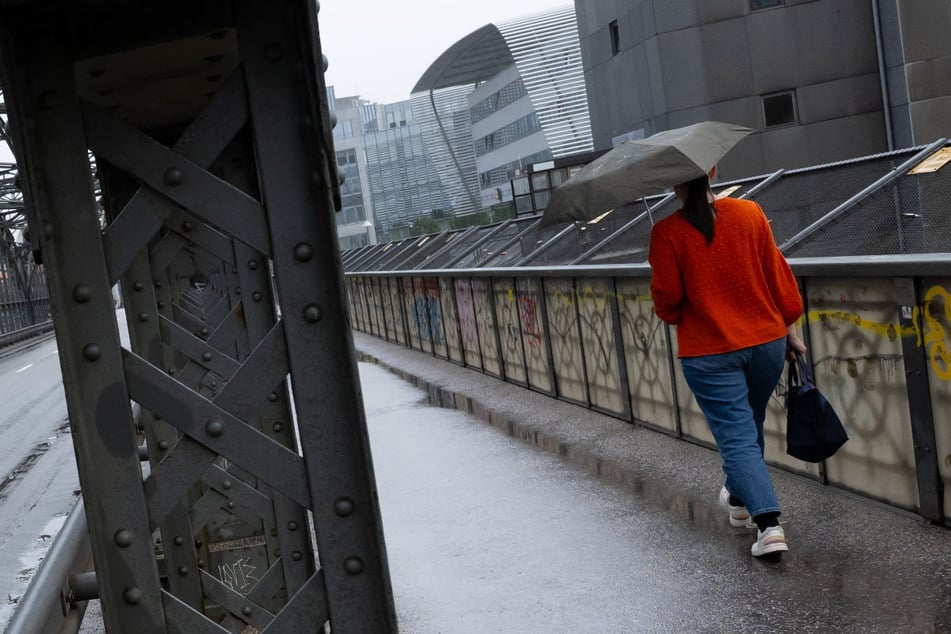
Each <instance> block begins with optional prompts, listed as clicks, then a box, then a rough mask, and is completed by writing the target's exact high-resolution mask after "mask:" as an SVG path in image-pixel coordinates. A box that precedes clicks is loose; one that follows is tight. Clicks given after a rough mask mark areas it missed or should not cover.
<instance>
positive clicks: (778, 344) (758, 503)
mask: <svg viewBox="0 0 951 634" xmlns="http://www.w3.org/2000/svg"><path fill="white" fill-rule="evenodd" d="M785 360H786V338H785V337H783V338H782V339H777V340H776V341H770V342H769V343H764V344H760V345H758V346H753V347H752V348H744V349H742V350H735V351H733V352H726V353H723V354H711V355H706V356H702V357H684V358H682V359H681V360H680V365H681V367H682V368H683V372H684V378H685V379H686V380H687V385H689V386H690V390H691V391H692V392H693V395H694V396H695V397H696V399H697V403H698V404H699V405H700V409H701V410H702V411H703V415H704V416H706V418H707V424H708V425H709V426H710V431H711V432H712V433H713V437H714V438H715V439H716V441H717V446H718V447H719V448H720V457H721V458H722V459H723V471H724V473H726V488H727V490H728V491H729V492H730V493H731V494H732V495H733V496H734V497H737V498H739V499H741V500H743V504H744V505H745V506H746V508H747V510H748V511H749V512H750V514H751V515H753V516H756V515H760V514H761V513H769V512H776V513H778V512H779V502H778V501H777V500H776V493H775V492H774V491H773V482H772V480H770V477H769V471H767V469H766V462H765V461H764V460H763V451H764V449H765V442H764V440H763V420H764V419H765V418H766V405H767V404H768V403H769V397H770V395H771V394H772V393H773V390H774V389H775V388H776V383H777V382H778V381H779V378H780V377H781V376H782V373H783V366H784V364H785Z"/></svg>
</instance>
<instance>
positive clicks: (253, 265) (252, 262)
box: [248, 260, 258, 271]
mask: <svg viewBox="0 0 951 634" xmlns="http://www.w3.org/2000/svg"><path fill="white" fill-rule="evenodd" d="M248 268H249V269H251V270H252V271H255V270H257V268H258V261H257V260H248Z"/></svg>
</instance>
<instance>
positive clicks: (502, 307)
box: [492, 277, 528, 385]
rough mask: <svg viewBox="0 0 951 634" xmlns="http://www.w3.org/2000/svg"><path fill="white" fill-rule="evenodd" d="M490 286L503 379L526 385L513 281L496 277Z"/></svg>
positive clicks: (526, 379)
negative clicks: (493, 292)
mask: <svg viewBox="0 0 951 634" xmlns="http://www.w3.org/2000/svg"><path fill="white" fill-rule="evenodd" d="M492 286H493V288H494V290H495V314H496V316H497V318H498V321H499V323H498V327H499V341H500V343H501V344H502V363H503V368H504V370H505V378H506V380H508V381H512V382H513V383H521V384H524V385H528V375H527V374H526V371H525V360H524V357H523V356H522V328H521V324H520V323H519V316H518V302H517V301H516V299H515V280H514V279H512V278H510V277H497V278H495V279H494V280H493V285H492Z"/></svg>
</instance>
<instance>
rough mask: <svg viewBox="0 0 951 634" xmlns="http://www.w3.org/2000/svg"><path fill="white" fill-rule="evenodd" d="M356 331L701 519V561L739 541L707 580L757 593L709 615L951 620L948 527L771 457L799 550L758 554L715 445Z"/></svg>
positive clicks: (390, 359)
mask: <svg viewBox="0 0 951 634" xmlns="http://www.w3.org/2000/svg"><path fill="white" fill-rule="evenodd" d="M354 342H355V346H356V349H357V356H358V358H359V359H360V360H362V361H369V362H373V363H376V364H378V365H380V366H381V367H384V368H386V369H388V370H390V371H392V372H394V373H395V374H397V375H399V376H400V377H402V378H403V379H405V380H407V381H409V382H410V383H412V384H414V385H416V386H418V387H420V388H422V389H424V390H426V391H427V392H428V393H429V395H430V399H431V401H432V403H433V404H434V405H437V406H442V407H450V408H455V409H460V410H464V411H466V412H469V413H471V414H472V415H473V416H475V417H477V418H479V419H481V420H483V421H485V422H487V423H489V424H490V425H492V426H493V427H495V428H496V429H498V430H499V431H500V432H502V433H504V434H507V435H509V436H512V437H514V438H517V439H520V440H522V441H525V442H527V443H530V444H532V445H534V446H536V447H538V448H540V449H543V450H545V451H549V452H552V453H555V454H557V455H559V456H561V457H562V458H563V459H564V460H566V461H568V462H569V463H571V464H573V465H576V466H577V467H579V468H581V469H584V470H585V471H587V472H588V473H589V474H592V475H594V476H596V477H598V478H600V479H602V480H604V481H607V482H610V483H614V484H616V485H618V486H621V487H623V488H624V489H626V490H628V491H630V492H632V493H633V494H634V495H636V496H638V497H639V498H641V499H643V501H645V502H646V503H647V506H648V508H650V509H652V512H656V514H657V515H659V516H661V517H663V518H666V519H667V520H669V522H672V523H677V524H678V525H688V526H692V527H693V531H692V532H691V535H692V542H691V543H689V544H685V545H684V549H683V554H684V556H685V558H696V559H697V560H698V561H697V567H698V571H699V570H702V569H706V568H709V567H708V566H706V565H705V564H704V563H702V562H700V561H699V560H700V559H704V558H705V554H704V553H707V552H710V553H714V552H716V553H717V554H718V556H722V550H723V548H727V549H731V550H732V551H734V552H732V553H731V555H732V556H731V557H730V558H729V561H730V562H732V563H731V564H730V565H729V566H728V567H726V568H724V569H723V571H722V573H718V575H717V576H718V577H719V579H718V580H715V582H714V583H712V584H709V585H708V586H707V587H710V588H711V589H712V590H711V591H712V592H716V588H717V587H718V584H720V583H722V584H728V587H730V588H731V589H732V590H733V592H732V594H733V595H734V596H736V592H735V590H736V587H737V585H741V586H747V585H748V587H749V601H748V602H745V603H744V604H742V605H738V604H736V601H735V600H734V601H727V602H726V603H725V604H724V605H723V610H724V612H725V613H726V614H721V615H719V617H718V618H716V619H713V620H712V622H713V623H720V624H723V623H727V622H729V613H730V612H731V611H734V612H735V613H736V614H737V617H738V619H737V621H738V623H743V624H745V625H747V626H748V625H750V624H751V623H757V622H758V623H761V624H762V626H763V627H762V629H758V628H756V627H754V628H753V630H751V631H764V632H766V631H777V630H776V629H775V627H776V624H777V622H782V620H783V619H782V615H783V614H784V613H785V614H790V613H796V618H792V619H790V621H793V622H796V623H798V624H799V626H800V627H799V629H797V630H796V631H804V630H803V629H802V627H801V626H802V623H804V622H808V620H809V617H810V615H811V616H813V617H814V618H815V624H816V627H815V629H814V630H813V629H812V628H809V629H808V631H856V632H858V631H861V632H951V530H948V529H945V528H942V527H936V526H931V525H929V524H927V523H926V522H924V521H923V520H921V519H919V518H918V517H917V516H913V515H911V514H909V513H905V512H902V511H900V510H896V509H893V508H891V507H887V506H884V505H881V504H878V503H876V502H873V501H870V500H866V499H864V498H860V497H858V496H855V495H851V494H849V493H847V492H843V491H841V490H838V489H834V488H831V487H826V486H823V485H821V484H819V483H817V482H814V481H811V480H808V479H806V478H803V477H800V476H798V475H795V474H792V473H789V472H786V471H782V470H779V469H772V474H773V478H774V483H775V485H776V489H777V493H778V495H779V498H780V501H781V504H782V506H783V516H782V518H781V520H782V522H783V525H784V527H785V528H786V533H787V538H788V541H789V544H790V549H791V552H790V553H787V554H786V556H785V557H783V559H782V561H781V562H778V563H777V562H770V561H760V560H755V559H753V558H752V557H750V556H749V545H750V544H751V543H752V541H753V534H752V533H751V532H750V533H743V532H741V533H733V531H732V529H730V527H729V524H728V522H727V518H726V513H725V511H724V510H723V509H721V508H720V507H719V506H718V505H717V501H716V497H717V492H718V490H719V488H720V486H721V484H722V480H723V476H722V472H721V470H720V459H719V455H718V454H717V453H716V452H715V451H712V450H710V449H707V448H704V447H701V446H698V445H695V444H692V443H689V442H684V441H680V440H677V439H674V438H671V437H669V436H666V435H664V434H661V433H658V432H655V431H652V430H648V429H645V428H643V427H639V426H634V425H630V424H628V423H625V422H623V421H620V420H618V419H615V418H611V417H609V416H605V415H602V414H599V413H596V412H593V411H591V410H588V409H586V408H583V407H578V406H575V405H571V404H569V403H565V402H562V401H559V400H556V399H553V398H551V397H548V396H545V395H543V394H539V393H536V392H532V391H530V390H527V389H525V388H521V387H519V386H515V385H512V384H509V383H505V382H503V381H500V380H498V379H496V378H493V377H490V376H487V375H484V374H482V373H480V372H477V371H474V370H469V369H466V368H462V367H459V366H457V365H455V364H452V363H449V362H447V361H443V360H441V359H437V358H434V357H433V356H431V355H428V354H424V353H421V352H418V351H414V350H409V349H406V348H404V347H402V346H398V345H394V344H391V343H387V342H385V341H382V340H380V339H377V338H375V337H371V336H368V335H366V334H363V333H359V332H355V333H354ZM372 387H373V386H371V385H364V386H363V389H364V391H367V390H371V389H372ZM712 557H713V555H711V558H712ZM566 574H567V575H569V576H570V571H566ZM698 574H699V573H698ZM751 575H752V576H753V577H752V578H750V576H751ZM672 599H673V597H672ZM803 612H805V614H803ZM760 616H761V617H762V618H759V617H760ZM724 617H726V619H725V620H724ZM804 617H805V618H804ZM744 629H747V630H748V629H749V628H748V627H745V628H744ZM710 631H717V630H716V629H714V630H710Z"/></svg>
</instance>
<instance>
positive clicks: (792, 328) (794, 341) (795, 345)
mask: <svg viewBox="0 0 951 634" xmlns="http://www.w3.org/2000/svg"><path fill="white" fill-rule="evenodd" d="M797 354H802V355H804V354H806V344H805V343H803V341H802V339H800V337H799V331H798V330H796V324H790V325H789V327H788V328H787V329H786V359H787V360H788V361H795V360H796V355H797Z"/></svg>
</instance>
